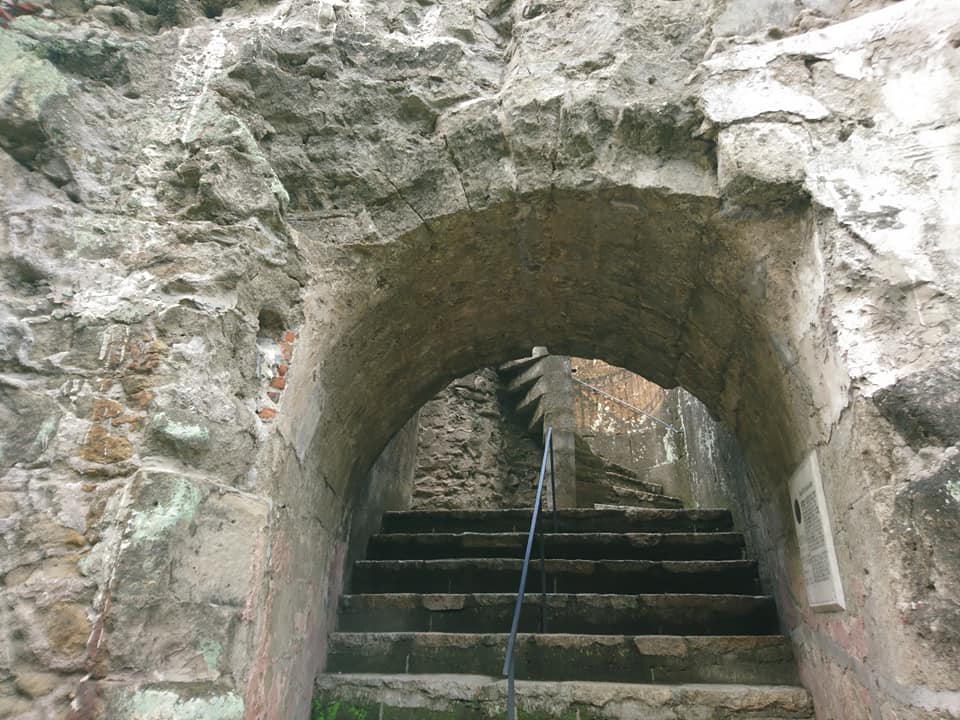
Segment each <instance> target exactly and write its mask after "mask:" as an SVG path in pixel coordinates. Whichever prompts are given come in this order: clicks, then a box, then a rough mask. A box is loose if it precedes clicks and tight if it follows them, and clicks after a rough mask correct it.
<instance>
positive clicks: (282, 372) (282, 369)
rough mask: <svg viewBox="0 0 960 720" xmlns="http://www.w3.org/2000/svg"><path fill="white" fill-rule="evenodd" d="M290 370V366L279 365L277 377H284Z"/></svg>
mask: <svg viewBox="0 0 960 720" xmlns="http://www.w3.org/2000/svg"><path fill="white" fill-rule="evenodd" d="M289 368H290V366H289V365H287V364H286V363H280V364H279V365H277V375H279V376H280V377H283V376H284V375H286V374H287V370H288V369H289Z"/></svg>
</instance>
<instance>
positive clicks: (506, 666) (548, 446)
mask: <svg viewBox="0 0 960 720" xmlns="http://www.w3.org/2000/svg"><path fill="white" fill-rule="evenodd" d="M548 457H549V458H550V492H551V495H552V498H551V499H552V500H553V531H554V532H557V477H556V473H555V472H554V469H553V428H552V427H548V428H547V437H546V440H544V443H543V462H541V463H540V480H539V481H538V482H537V499H536V500H534V502H533V516H532V517H531V518H530V532H528V533H527V549H526V551H525V552H524V555H523V570H522V572H521V573H520V589H519V590H518V591H517V604H516V606H515V607H514V609H513V624H512V625H511V626H510V639H509V640H508V641H507V657H506V659H505V660H504V661H503V675H504V676H505V677H506V678H507V720H516V718H517V698H516V688H515V684H516V662H515V659H514V648H515V646H516V643H517V629H518V628H519V627H520V609H521V608H522V607H523V596H524V594H525V593H526V589H527V571H528V570H529V569H530V554H531V553H532V551H533V538H534V535H536V533H537V526H538V521H539V520H540V505H541V502H542V499H543V479H544V477H545V476H546V473H547V458H548ZM546 631H547V556H546V543H545V541H544V539H543V528H542V527H541V528H540V632H542V633H545V632H546Z"/></svg>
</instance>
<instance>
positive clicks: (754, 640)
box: [314, 502, 813, 720]
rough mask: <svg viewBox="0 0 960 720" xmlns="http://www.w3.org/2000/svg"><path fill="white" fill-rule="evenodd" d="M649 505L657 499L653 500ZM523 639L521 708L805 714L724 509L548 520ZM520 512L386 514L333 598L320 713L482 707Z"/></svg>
mask: <svg viewBox="0 0 960 720" xmlns="http://www.w3.org/2000/svg"><path fill="white" fill-rule="evenodd" d="M650 504H651V505H656V502H651V503H650ZM544 520H545V521H546V525H545V526H544V528H545V530H547V531H548V532H547V533H546V535H545V537H546V540H545V544H546V555H547V558H548V559H547V562H546V569H547V574H548V593H549V594H548V595H547V600H546V602H547V607H548V609H549V616H548V618H549V619H548V622H549V625H548V628H547V629H548V632H547V633H545V634H540V633H538V632H537V630H538V620H539V612H540V603H541V595H540V582H541V580H540V575H539V571H538V568H539V563H538V562H534V563H533V564H532V566H531V573H530V579H529V586H528V588H527V589H528V595H527V597H526V601H525V603H524V607H523V611H522V615H521V626H520V633H521V634H520V635H519V636H518V643H517V646H518V650H517V653H518V654H517V678H518V682H517V696H518V703H519V717H520V718H530V719H533V718H538V719H544V720H545V719H546V718H556V719H558V720H575V719H577V720H665V719H668V718H669V719H671V720H680V719H684V720H694V719H695V720H721V719H730V718H751V719H752V720H761V719H767V720H769V719H772V718H812V717H813V708H812V705H811V702H810V698H809V696H808V694H807V692H806V691H805V690H804V689H803V688H801V687H799V686H798V685H797V672H796V668H795V665H794V661H793V657H792V653H791V647H790V642H789V640H788V639H787V638H785V637H783V636H782V635H780V634H778V624H777V614H776V608H775V607H774V603H773V600H772V599H771V598H770V597H767V596H763V595H760V594H759V592H760V586H759V580H758V575H757V567H756V563H755V562H753V561H751V560H746V559H744V557H743V555H744V543H743V537H742V536H741V535H740V534H738V533H736V532H733V522H732V518H731V516H730V513H729V512H727V511H725V510H684V509H679V508H664V507H636V508H634V507H631V508H603V509H565V510H560V511H559V513H558V525H557V528H556V531H555V532H553V528H552V524H551V518H550V516H549V514H548V515H547V516H546V517H545V518H544ZM529 522H530V511H529V510H472V511H457V510H448V511H413V512H391V513H386V514H385V515H384V517H383V521H382V531H381V533H380V534H378V535H375V536H374V537H373V538H371V540H370V543H369V546H368V551H367V559H366V560H363V561H358V562H357V563H355V565H354V568H353V573H352V580H351V590H350V593H349V594H346V595H344V596H343V597H342V599H341V603H340V608H339V621H338V630H337V632H336V633H334V634H333V636H332V637H331V641H330V646H329V657H328V667H327V671H326V673H325V674H323V675H321V676H320V677H319V678H318V679H317V686H316V698H315V705H314V712H315V717H318V718H319V717H323V718H325V719H327V718H330V717H331V716H334V715H335V716H336V717H338V718H352V719H357V720H362V719H365V720H374V719H377V720H440V719H441V718H443V719H445V720H492V719H493V718H503V717H505V704H506V682H505V681H504V680H503V679H502V678H500V677H499V673H500V668H501V667H502V665H503V660H504V656H505V653H506V645H507V638H508V631H509V628H510V621H511V617H512V612H513V607H514V602H515V598H516V591H517V584H518V582H519V578H520V571H521V565H522V559H521V558H522V554H523V548H524V545H525V542H526V531H527V529H528V525H529Z"/></svg>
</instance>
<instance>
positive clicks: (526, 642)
mask: <svg viewBox="0 0 960 720" xmlns="http://www.w3.org/2000/svg"><path fill="white" fill-rule="evenodd" d="M507 638H508V635H507V633H496V634H472V633H438V632H434V633H431V632H425V633H398V632H389V633H370V632H367V633H340V632H338V633H334V634H333V635H332V636H331V638H330V653H329V656H328V660H327V669H328V671H329V672H348V673H354V672H375V673H413V674H424V673H441V672H448V671H449V670H450V669H451V668H456V669H457V670H458V671H459V672H462V673H466V674H493V673H497V672H498V671H499V670H500V668H501V667H502V665H503V660H504V656H505V654H506V648H507ZM516 653H517V654H516V674H517V678H518V679H526V680H597V681H605V682H632V683H657V682H659V683H691V682H694V683H742V682H749V683H750V684H759V685H791V684H795V683H797V682H798V678H797V671H796V667H795V666H794V663H793V651H792V649H791V646H790V643H789V641H788V640H787V639H786V638H784V637H783V636H780V635H718V636H699V635H691V636H680V635H564V634H548V635H539V634H536V635H530V634H523V635H518V636H517V646H516Z"/></svg>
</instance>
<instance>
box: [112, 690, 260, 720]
mask: <svg viewBox="0 0 960 720" xmlns="http://www.w3.org/2000/svg"><path fill="white" fill-rule="evenodd" d="M127 710H128V711H129V712H130V717H131V718H136V719H137V720H242V718H243V710H244V704H243V698H241V697H240V696H239V695H237V694H236V693H234V692H228V693H225V694H223V695H210V696H206V697H195V698H182V697H180V695H178V694H177V693H175V692H172V691H170V690H153V689H148V690H140V691H138V692H137V693H136V694H135V695H134V696H133V697H132V698H131V699H130V703H129V707H128V708H127Z"/></svg>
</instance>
